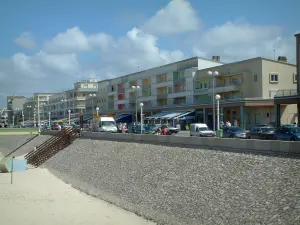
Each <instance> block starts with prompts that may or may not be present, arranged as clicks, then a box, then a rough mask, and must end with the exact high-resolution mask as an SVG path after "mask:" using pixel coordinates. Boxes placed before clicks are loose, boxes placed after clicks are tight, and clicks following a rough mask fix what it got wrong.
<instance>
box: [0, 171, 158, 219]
mask: <svg viewBox="0 0 300 225" xmlns="http://www.w3.org/2000/svg"><path fill="white" fill-rule="evenodd" d="M0 221H1V224H5V225H15V224H23V225H40V224H43V225H53V224H55V225H60V224H61V225H69V224H70V225H76V224H78V225H82V224H88V225H89V224H90V225H98V224H101V225H127V224H128V225H154V224H156V223H154V222H150V221H147V220H145V219H143V218H141V217H139V216H137V215H135V214H133V213H131V212H128V211H125V210H123V209H121V208H118V207H116V206H114V205H111V204H109V203H107V202H105V201H102V200H100V199H97V198H94V197H92V196H89V195H86V194H84V193H82V192H80V191H78V190H76V189H74V188H72V187H71V186H70V185H68V184H66V183H64V182H63V181H61V180H59V179H58V178H56V177H55V176H54V175H52V174H51V173H50V172H49V171H48V170H47V169H40V168H37V169H29V170H27V171H26V172H25V173H14V174H13V184H11V183H10V174H3V173H0Z"/></svg>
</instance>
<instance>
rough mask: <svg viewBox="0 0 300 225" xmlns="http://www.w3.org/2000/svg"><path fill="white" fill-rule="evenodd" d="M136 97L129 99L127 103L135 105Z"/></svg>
mask: <svg viewBox="0 0 300 225" xmlns="http://www.w3.org/2000/svg"><path fill="white" fill-rule="evenodd" d="M136 100H137V97H129V103H136Z"/></svg>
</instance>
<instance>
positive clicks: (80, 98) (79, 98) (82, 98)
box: [76, 96, 86, 101]
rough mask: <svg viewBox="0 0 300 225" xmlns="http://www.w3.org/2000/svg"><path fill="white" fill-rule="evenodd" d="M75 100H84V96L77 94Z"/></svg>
mask: <svg viewBox="0 0 300 225" xmlns="http://www.w3.org/2000/svg"><path fill="white" fill-rule="evenodd" d="M76 100H78V101H84V100H86V97H83V96H79V97H76Z"/></svg>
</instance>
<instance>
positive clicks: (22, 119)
mask: <svg viewBox="0 0 300 225" xmlns="http://www.w3.org/2000/svg"><path fill="white" fill-rule="evenodd" d="M22 120H23V121H22V122H23V124H22V126H23V127H24V125H25V122H24V111H23V110H22Z"/></svg>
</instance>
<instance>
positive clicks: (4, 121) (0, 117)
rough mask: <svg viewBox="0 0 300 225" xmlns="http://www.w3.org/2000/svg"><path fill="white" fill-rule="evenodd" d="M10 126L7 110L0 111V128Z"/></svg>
mask: <svg viewBox="0 0 300 225" xmlns="http://www.w3.org/2000/svg"><path fill="white" fill-rule="evenodd" d="M5 125H8V111H7V109H6V108H5V109H0V127H4V126H5Z"/></svg>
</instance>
